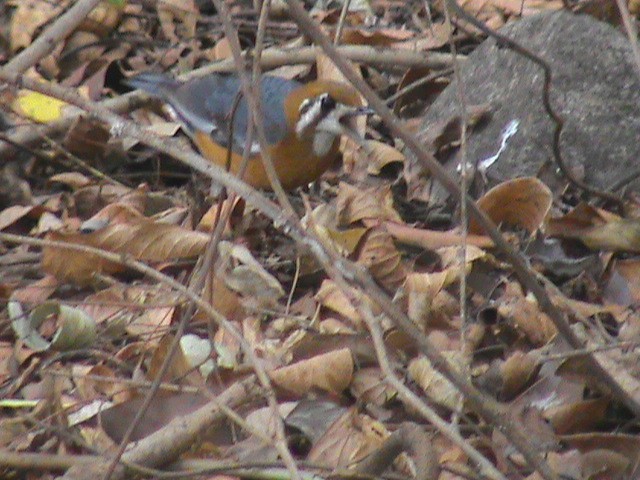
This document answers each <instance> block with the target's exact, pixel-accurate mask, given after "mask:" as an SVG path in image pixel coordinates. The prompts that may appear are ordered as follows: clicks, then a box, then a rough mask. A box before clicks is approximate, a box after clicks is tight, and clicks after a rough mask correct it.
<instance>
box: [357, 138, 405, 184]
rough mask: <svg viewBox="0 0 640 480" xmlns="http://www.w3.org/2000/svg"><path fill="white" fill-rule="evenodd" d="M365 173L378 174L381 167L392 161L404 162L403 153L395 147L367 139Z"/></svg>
mask: <svg viewBox="0 0 640 480" xmlns="http://www.w3.org/2000/svg"><path fill="white" fill-rule="evenodd" d="M366 151H367V157H368V158H367V173H368V174H370V175H380V172H381V171H382V169H383V168H385V167H387V166H388V165H391V164H392V163H400V164H403V163H404V160H405V158H404V154H403V153H402V152H400V150H398V149H397V148H395V147H392V146H391V145H387V144H386V143H382V142H379V141H377V140H367V144H366Z"/></svg>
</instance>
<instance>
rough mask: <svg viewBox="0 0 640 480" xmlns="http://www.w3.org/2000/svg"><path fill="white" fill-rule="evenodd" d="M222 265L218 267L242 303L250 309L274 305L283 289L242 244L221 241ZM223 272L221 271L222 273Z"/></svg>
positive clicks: (281, 294) (226, 282)
mask: <svg viewBox="0 0 640 480" xmlns="http://www.w3.org/2000/svg"><path fill="white" fill-rule="evenodd" d="M219 250H220V258H221V259H222V264H221V268H220V269H217V272H219V273H218V275H221V276H222V279H223V280H224V283H225V285H226V286H227V287H228V288H230V289H231V290H232V291H234V292H236V293H238V294H240V295H241V296H242V298H243V300H244V301H243V303H244V305H245V306H247V307H250V308H253V309H263V308H274V307H275V306H276V305H277V304H278V300H279V299H280V298H281V297H283V296H284V294H285V291H284V289H283V288H282V285H280V282H278V280H277V279H276V278H275V277H274V276H273V275H271V274H270V273H269V272H267V271H266V270H265V269H264V268H263V267H262V265H260V263H259V262H258V261H257V260H256V259H255V258H254V257H253V255H252V254H251V252H250V251H249V250H248V249H247V248H246V247H244V246H242V245H236V244H233V243H230V242H220V246H219ZM222 272H224V273H222Z"/></svg>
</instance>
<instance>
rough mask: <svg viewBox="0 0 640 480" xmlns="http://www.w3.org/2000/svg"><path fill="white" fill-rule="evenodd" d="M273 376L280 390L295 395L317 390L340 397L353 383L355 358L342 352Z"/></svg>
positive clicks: (273, 373)
mask: <svg viewBox="0 0 640 480" xmlns="http://www.w3.org/2000/svg"><path fill="white" fill-rule="evenodd" d="M270 376H271V380H272V381H273V383H275V384H276V385H277V386H279V387H280V388H282V389H284V390H287V391H289V392H292V393H294V394H296V395H305V394H306V393H308V392H309V391H311V390H312V389H314V388H319V389H322V390H325V391H327V392H331V393H335V394H341V393H342V392H343V391H344V390H345V389H346V388H347V387H348V386H349V384H350V383H351V379H352V377H353V358H352V356H351V351H350V350H349V349H348V348H341V349H340V350H334V351H332V352H328V353H324V354H322V355H318V356H316V357H312V358H309V359H307V360H301V361H299V362H296V363H294V364H292V365H288V366H286V367H282V368H278V369H277V370H274V371H273V372H271V374H270Z"/></svg>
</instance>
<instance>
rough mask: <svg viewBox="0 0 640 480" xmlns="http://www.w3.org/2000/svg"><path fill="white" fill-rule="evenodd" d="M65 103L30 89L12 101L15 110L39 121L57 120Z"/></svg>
mask: <svg viewBox="0 0 640 480" xmlns="http://www.w3.org/2000/svg"><path fill="white" fill-rule="evenodd" d="M65 105H67V104H66V103H65V102H63V101H62V100H58V99H57V98H53V97H49V96H47V95H43V94H41V93H38V92H31V91H24V92H21V93H20V94H19V95H18V98H16V99H15V101H14V102H13V108H14V109H15V110H16V111H17V112H19V113H20V114H22V115H24V116H25V117H27V118H30V119H31V120H35V121H36V122H40V123H49V122H53V121H55V120H58V119H59V118H60V117H61V116H62V108H63V107H64V106H65Z"/></svg>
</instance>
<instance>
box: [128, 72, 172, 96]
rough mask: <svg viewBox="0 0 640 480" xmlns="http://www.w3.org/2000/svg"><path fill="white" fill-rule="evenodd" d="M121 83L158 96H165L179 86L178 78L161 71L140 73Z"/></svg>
mask: <svg viewBox="0 0 640 480" xmlns="http://www.w3.org/2000/svg"><path fill="white" fill-rule="evenodd" d="M122 83H124V84H125V85H128V86H129V87H133V88H139V89H141V90H144V91H145V92H147V93H149V94H151V95H154V96H158V97H167V96H169V95H170V94H171V92H173V91H175V90H176V88H178V87H179V86H180V82H179V81H178V80H176V79H174V78H171V77H170V76H168V75H165V74H162V73H141V74H139V75H136V76H135V77H131V78H128V79H126V80H123V81H122Z"/></svg>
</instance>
